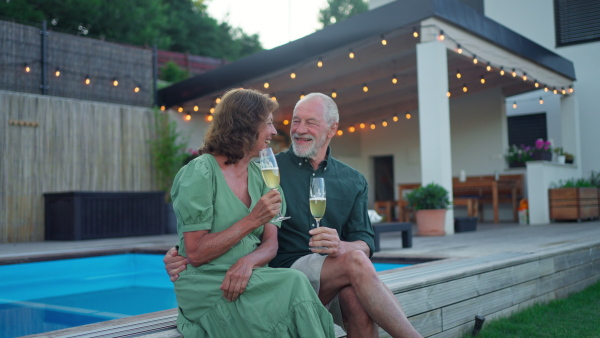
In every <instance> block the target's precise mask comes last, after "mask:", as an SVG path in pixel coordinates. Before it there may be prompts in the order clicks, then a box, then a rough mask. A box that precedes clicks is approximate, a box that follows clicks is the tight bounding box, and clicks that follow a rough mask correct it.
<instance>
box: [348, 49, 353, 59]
mask: <svg viewBox="0 0 600 338" xmlns="http://www.w3.org/2000/svg"><path fill="white" fill-rule="evenodd" d="M348 57H349V58H351V59H354V52H353V51H352V50H350V53H349V54H348Z"/></svg>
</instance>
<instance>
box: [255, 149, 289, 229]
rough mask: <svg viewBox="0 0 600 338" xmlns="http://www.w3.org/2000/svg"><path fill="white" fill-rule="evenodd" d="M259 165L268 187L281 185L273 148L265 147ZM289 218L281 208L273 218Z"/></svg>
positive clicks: (279, 219) (273, 187)
mask: <svg viewBox="0 0 600 338" xmlns="http://www.w3.org/2000/svg"><path fill="white" fill-rule="evenodd" d="M259 166H260V172H261V174H262V177H263V180H265V184H266V185H267V187H269V188H271V189H277V187H278V186H279V167H278V166H277V161H276V160H275V154H273V149H271V148H265V149H263V150H261V151H260V160H259ZM289 218H290V217H286V216H283V215H282V214H281V210H279V214H277V217H275V218H274V219H273V220H274V221H276V222H279V221H283V220H286V219H289Z"/></svg>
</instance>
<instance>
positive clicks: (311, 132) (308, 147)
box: [290, 100, 335, 158]
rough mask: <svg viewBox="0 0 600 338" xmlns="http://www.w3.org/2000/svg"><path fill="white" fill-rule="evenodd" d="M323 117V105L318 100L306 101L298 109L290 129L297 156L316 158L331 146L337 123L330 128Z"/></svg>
mask: <svg viewBox="0 0 600 338" xmlns="http://www.w3.org/2000/svg"><path fill="white" fill-rule="evenodd" d="M323 115H324V114H323V105H322V103H321V102H319V101H318V100H311V101H305V102H303V103H301V104H300V105H299V106H298V107H297V108H296V111H295V112H294V116H293V118H292V126H291V128H290V134H291V137H292V145H293V147H294V153H295V154H296V156H298V157H306V158H315V157H316V156H317V154H318V153H319V151H320V150H322V149H326V148H327V146H328V145H329V140H330V139H331V137H333V135H334V134H335V123H334V125H332V126H328V125H327V122H326V121H325V119H324V116H323Z"/></svg>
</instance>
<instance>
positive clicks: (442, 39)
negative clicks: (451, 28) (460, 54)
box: [437, 30, 446, 41]
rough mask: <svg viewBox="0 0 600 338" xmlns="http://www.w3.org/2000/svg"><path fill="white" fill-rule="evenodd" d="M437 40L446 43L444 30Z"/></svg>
mask: <svg viewBox="0 0 600 338" xmlns="http://www.w3.org/2000/svg"><path fill="white" fill-rule="evenodd" d="M437 38H438V40H440V41H444V39H445V38H446V37H445V36H444V31H443V30H440V34H439V35H438V37H437Z"/></svg>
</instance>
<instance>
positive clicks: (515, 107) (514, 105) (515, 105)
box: [513, 101, 517, 109]
mask: <svg viewBox="0 0 600 338" xmlns="http://www.w3.org/2000/svg"><path fill="white" fill-rule="evenodd" d="M513 109H517V101H515V102H513Z"/></svg>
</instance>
